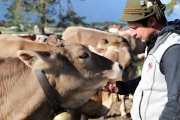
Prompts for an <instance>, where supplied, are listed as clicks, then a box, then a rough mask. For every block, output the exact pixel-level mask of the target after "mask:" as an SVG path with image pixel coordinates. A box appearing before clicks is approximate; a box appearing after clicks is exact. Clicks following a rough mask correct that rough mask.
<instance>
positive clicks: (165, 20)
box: [137, 15, 167, 27]
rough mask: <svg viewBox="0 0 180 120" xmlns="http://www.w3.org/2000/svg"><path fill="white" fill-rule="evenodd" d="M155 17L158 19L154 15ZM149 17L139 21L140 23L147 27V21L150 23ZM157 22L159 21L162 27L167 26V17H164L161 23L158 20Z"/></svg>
mask: <svg viewBox="0 0 180 120" xmlns="http://www.w3.org/2000/svg"><path fill="white" fill-rule="evenodd" d="M154 17H155V18H156V16H155V15H154ZM148 19H149V17H148V18H145V19H142V20H139V21H137V22H138V23H141V24H142V25H143V26H144V27H147V21H148ZM156 20H157V21H158V23H159V24H162V25H166V24H167V19H166V17H165V16H162V17H161V21H159V20H158V19H157V18H156Z"/></svg>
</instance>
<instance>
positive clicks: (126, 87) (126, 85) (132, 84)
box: [116, 76, 141, 95]
mask: <svg viewBox="0 0 180 120" xmlns="http://www.w3.org/2000/svg"><path fill="white" fill-rule="evenodd" d="M140 80H141V76H139V77H137V78H135V79H133V80H129V81H127V82H123V81H116V84H117V87H118V88H119V91H118V94H120V95H128V94H130V93H134V92H135V90H136V88H137V86H138V84H139V81H140Z"/></svg>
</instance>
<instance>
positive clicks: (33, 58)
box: [17, 50, 56, 69]
mask: <svg viewBox="0 0 180 120" xmlns="http://www.w3.org/2000/svg"><path fill="white" fill-rule="evenodd" d="M17 55H18V57H19V58H20V60H22V61H23V62H24V63H25V64H26V65H27V66H29V67H31V68H33V69H48V68H51V67H53V66H56V62H53V60H54V57H53V55H51V54H50V53H49V52H40V51H39V52H36V51H28V50H18V51H17ZM51 63H53V64H51Z"/></svg>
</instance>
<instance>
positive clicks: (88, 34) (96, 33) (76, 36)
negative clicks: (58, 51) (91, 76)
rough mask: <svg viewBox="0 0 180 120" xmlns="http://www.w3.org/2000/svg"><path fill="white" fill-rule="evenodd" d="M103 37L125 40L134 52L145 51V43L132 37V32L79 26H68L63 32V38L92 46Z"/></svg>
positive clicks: (109, 39)
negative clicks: (117, 32)
mask: <svg viewBox="0 0 180 120" xmlns="http://www.w3.org/2000/svg"><path fill="white" fill-rule="evenodd" d="M102 38H105V39H108V41H109V42H115V41H120V42H121V41H123V42H125V43H127V44H128V45H129V46H130V48H131V50H132V52H133V53H135V54H139V53H144V49H145V43H142V42H141V40H139V39H135V38H134V37H131V36H130V34H125V35H118V34H113V33H108V32H105V31H100V30H97V29H93V28H85V27H78V26H70V27H68V28H66V30H65V31H64V32H63V34H62V39H64V40H67V41H71V42H77V43H81V44H87V45H92V46H97V44H98V40H100V39H102Z"/></svg>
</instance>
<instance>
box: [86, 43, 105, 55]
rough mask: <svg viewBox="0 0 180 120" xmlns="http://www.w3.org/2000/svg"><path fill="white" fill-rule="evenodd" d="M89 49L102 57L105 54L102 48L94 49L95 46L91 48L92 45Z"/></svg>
mask: <svg viewBox="0 0 180 120" xmlns="http://www.w3.org/2000/svg"><path fill="white" fill-rule="evenodd" d="M88 48H89V50H90V51H91V52H94V53H96V54H98V55H101V56H103V53H104V51H105V50H104V49H102V48H97V47H93V46H91V45H88Z"/></svg>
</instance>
